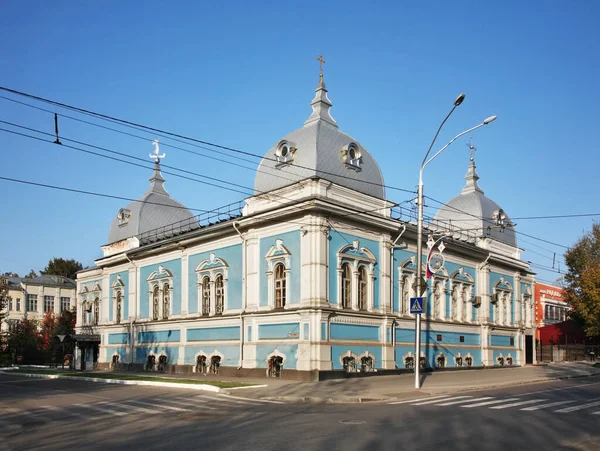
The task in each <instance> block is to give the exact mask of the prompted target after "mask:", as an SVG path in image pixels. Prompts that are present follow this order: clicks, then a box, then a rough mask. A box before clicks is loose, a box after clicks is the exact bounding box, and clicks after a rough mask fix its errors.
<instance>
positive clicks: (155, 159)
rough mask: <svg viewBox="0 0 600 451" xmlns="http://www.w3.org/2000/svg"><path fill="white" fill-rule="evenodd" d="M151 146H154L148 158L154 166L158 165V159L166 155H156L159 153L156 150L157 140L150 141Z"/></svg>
mask: <svg viewBox="0 0 600 451" xmlns="http://www.w3.org/2000/svg"><path fill="white" fill-rule="evenodd" d="M152 145H153V146H154V153H151V154H150V158H152V159H153V160H154V162H155V163H156V164H159V163H160V159H161V158H164V157H166V156H167V154H166V153H163V154H162V155H159V154H158V152H159V150H158V139H155V140H154V141H152Z"/></svg>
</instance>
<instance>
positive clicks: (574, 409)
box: [555, 401, 600, 413]
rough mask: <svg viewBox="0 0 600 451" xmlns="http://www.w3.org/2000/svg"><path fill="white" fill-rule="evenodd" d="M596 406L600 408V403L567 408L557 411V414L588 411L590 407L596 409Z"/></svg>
mask: <svg viewBox="0 0 600 451" xmlns="http://www.w3.org/2000/svg"><path fill="white" fill-rule="evenodd" d="M596 406H600V401H596V402H590V403H587V404H581V405H579V406H573V407H566V408H564V409H560V410H555V412H557V413H569V412H575V411H576V410H581V409H587V408H588V407H596Z"/></svg>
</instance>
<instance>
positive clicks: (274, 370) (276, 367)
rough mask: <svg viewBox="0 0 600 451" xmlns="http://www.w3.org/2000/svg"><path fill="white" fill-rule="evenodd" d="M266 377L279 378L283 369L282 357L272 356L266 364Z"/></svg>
mask: <svg viewBox="0 0 600 451" xmlns="http://www.w3.org/2000/svg"><path fill="white" fill-rule="evenodd" d="M267 366H268V370H267V376H268V377H281V370H282V369H283V357H280V356H273V357H271V358H270V359H269V361H268V362H267Z"/></svg>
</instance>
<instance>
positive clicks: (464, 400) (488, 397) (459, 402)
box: [436, 396, 494, 406]
mask: <svg viewBox="0 0 600 451" xmlns="http://www.w3.org/2000/svg"><path fill="white" fill-rule="evenodd" d="M486 399H494V398H493V397H492V396H485V397H483V398H475V399H459V400H458V401H450V402H443V403H441V404H436V406H453V405H455V404H462V403H465V402H473V401H485V400H486ZM442 401H443V400H442Z"/></svg>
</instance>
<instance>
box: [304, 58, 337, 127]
mask: <svg viewBox="0 0 600 451" xmlns="http://www.w3.org/2000/svg"><path fill="white" fill-rule="evenodd" d="M317 61H319V84H318V85H317V89H316V90H315V93H316V94H315V98H314V99H313V100H312V102H311V103H310V105H311V106H312V109H313V112H312V114H311V115H310V117H309V118H308V119H307V120H306V121H305V122H304V126H305V127H306V126H307V125H311V124H313V123H318V122H320V121H322V122H327V123H328V124H329V125H332V126H334V127H335V128H338V124H337V122H336V121H335V119H334V118H333V117H331V113H330V112H329V109H330V108H331V107H332V103H331V101H330V100H329V98H328V97H327V88H326V87H325V82H324V81H323V63H324V62H325V60H324V59H323V55H322V54H320V55H319V56H318V57H317Z"/></svg>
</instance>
